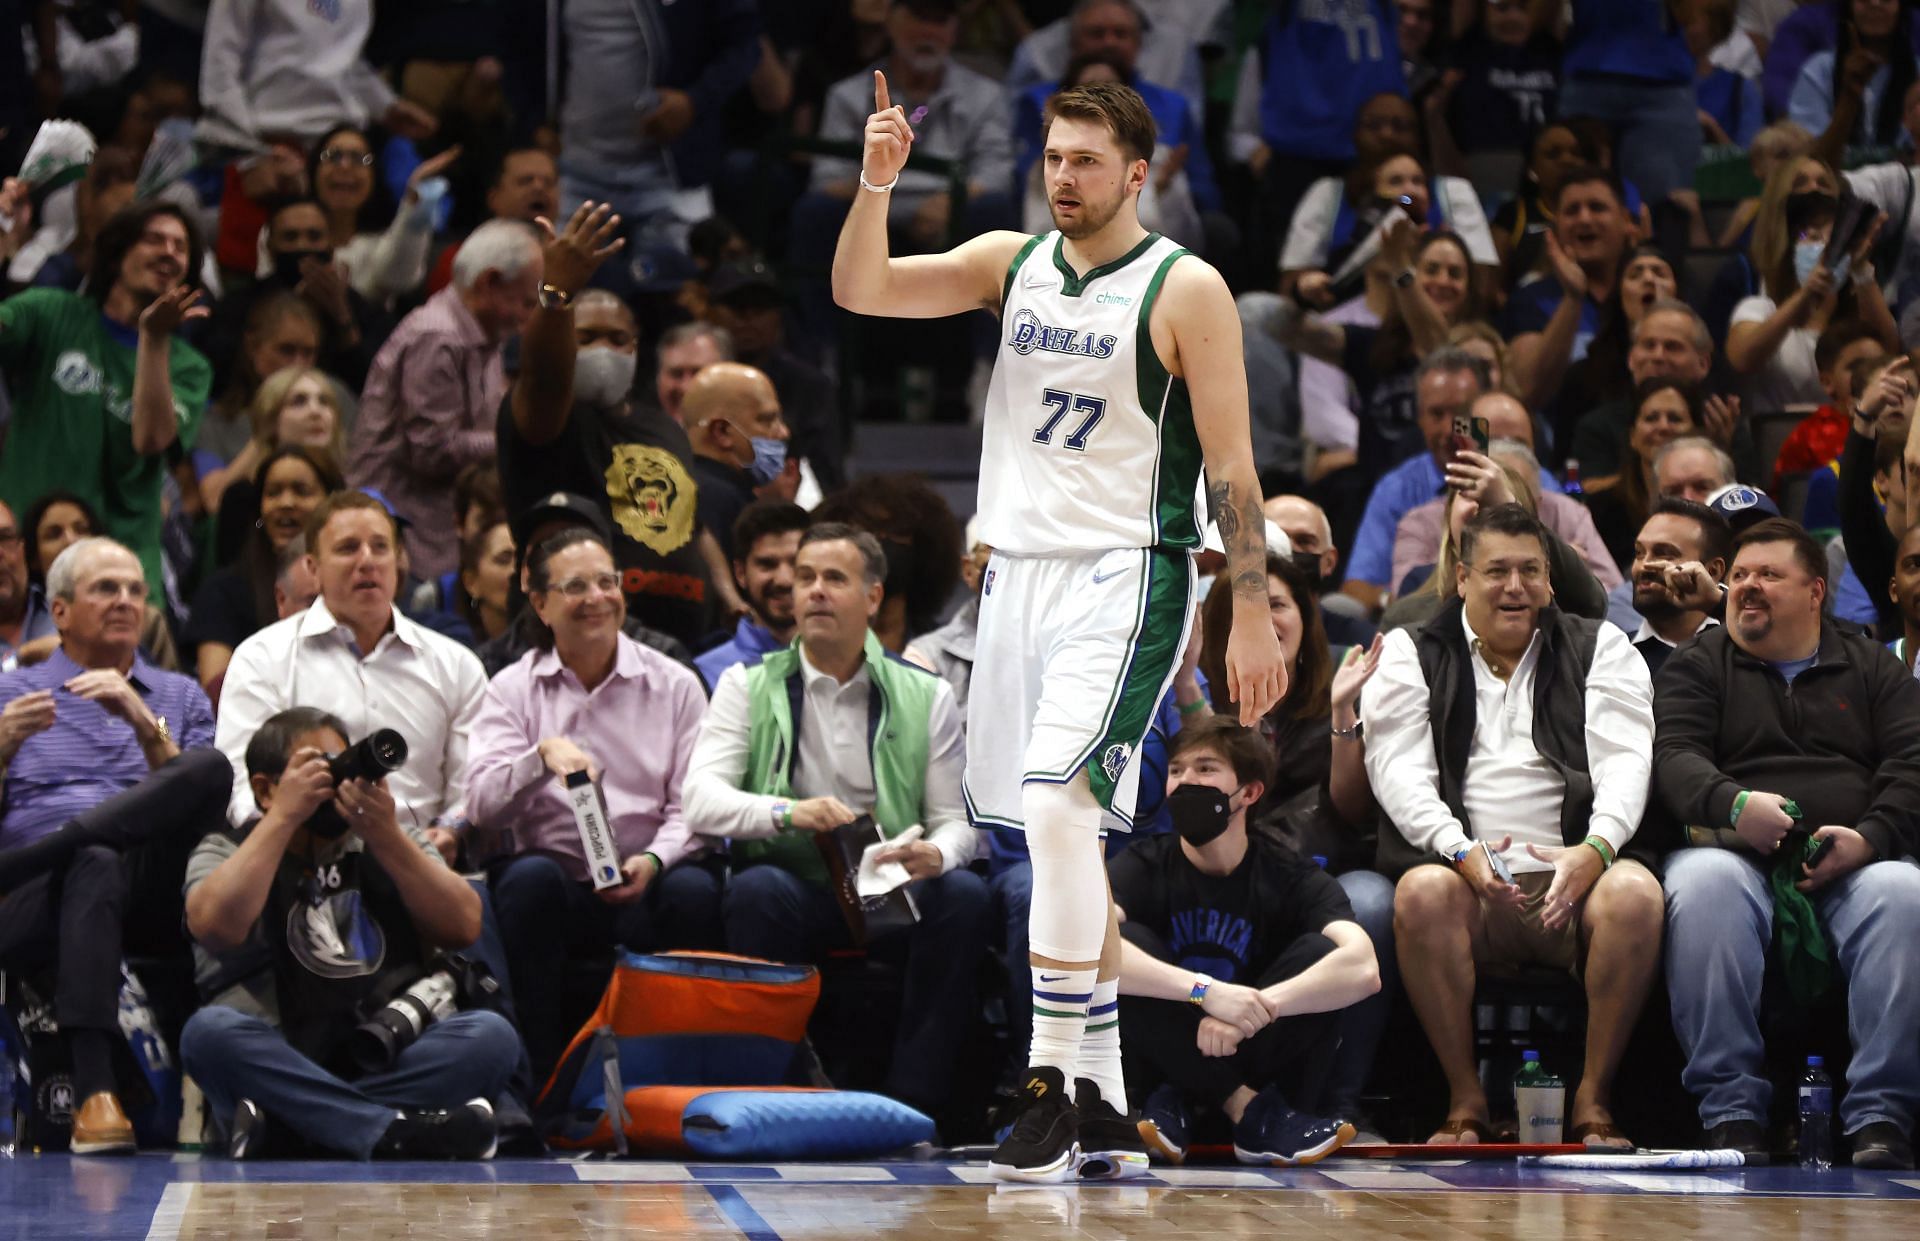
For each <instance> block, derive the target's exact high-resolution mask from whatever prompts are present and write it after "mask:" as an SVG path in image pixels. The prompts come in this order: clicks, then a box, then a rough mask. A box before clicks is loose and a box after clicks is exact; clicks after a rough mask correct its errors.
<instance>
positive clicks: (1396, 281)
mask: <svg viewBox="0 0 1920 1241" xmlns="http://www.w3.org/2000/svg"><path fill="white" fill-rule="evenodd" d="M1413 275H1414V273H1413V268H1411V267H1409V268H1407V270H1405V271H1403V272H1401V273H1400V274H1399V275H1397V276H1395V277H1394V278H1393V287H1394V288H1396V289H1411V288H1412V287H1413Z"/></svg>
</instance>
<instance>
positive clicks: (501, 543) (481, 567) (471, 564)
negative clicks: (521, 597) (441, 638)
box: [455, 520, 514, 647]
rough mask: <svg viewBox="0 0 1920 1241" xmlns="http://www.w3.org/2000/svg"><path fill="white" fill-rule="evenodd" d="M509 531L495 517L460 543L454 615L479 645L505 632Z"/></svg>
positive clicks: (511, 551) (510, 556) (472, 643)
mask: <svg viewBox="0 0 1920 1241" xmlns="http://www.w3.org/2000/svg"><path fill="white" fill-rule="evenodd" d="M513 566H514V549H513V531H512V529H511V528H510V527H509V526H508V525H507V523H506V522H505V521H504V520H496V521H494V522H493V523H492V524H490V525H488V526H487V527H486V528H484V529H483V530H481V531H480V533H479V534H477V535H474V536H471V537H469V538H466V539H463V540H462V541H461V544H460V589H459V598H458V599H457V600H456V601H455V602H456V605H457V610H458V615H459V617H460V619H461V620H462V621H463V622H465V624H466V626H467V629H468V632H469V633H470V635H471V637H470V638H469V639H468V645H470V646H476V647H477V646H479V645H480V644H481V643H482V642H485V641H487V640H488V639H490V638H496V637H499V636H500V635H501V634H502V633H504V632H506V628H507V622H508V620H509V617H508V615H507V607H508V597H509V595H510V594H511V591H512V587H513Z"/></svg>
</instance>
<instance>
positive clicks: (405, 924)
mask: <svg viewBox="0 0 1920 1241" xmlns="http://www.w3.org/2000/svg"><path fill="white" fill-rule="evenodd" d="M346 747H347V738H346V728H345V726H344V725H342V724H341V723H340V721H339V720H337V719H335V718H334V717H333V716H331V715H329V714H327V713H326V712H324V711H318V710H314V709H313V708H310V707H294V708H291V709H289V710H286V711H282V712H280V713H279V714H278V715H275V716H273V717H272V718H270V719H268V720H267V721H266V723H264V724H263V725H261V727H260V729H259V731H258V732H256V733H255V734H254V735H253V737H252V738H251V740H250V741H249V742H248V744H247V755H246V762H247V778H248V780H249V782H250V783H251V784H252V786H253V795H254V799H255V802H256V803H257V804H258V805H259V807H260V809H261V811H262V814H261V817H259V818H258V819H255V820H254V821H253V822H252V823H250V824H248V825H247V826H246V827H244V828H240V829H238V830H235V831H231V832H215V833H212V834H210V835H209V836H207V837H206V838H205V839H204V840H202V841H201V843H200V847H199V848H198V849H196V850H195V851H194V854H193V857H192V858H191V860H190V861H189V862H188V864H187V929H188V931H189V932H191V933H192V935H193V938H194V941H195V957H196V960H195V965H196V971H195V972H196V974H197V975H198V977H197V980H196V981H197V982H198V983H199V985H200V990H201V994H202V995H203V996H204V997H205V998H206V999H207V1001H208V1004H207V1007H205V1008H203V1009H201V1010H200V1011H199V1012H198V1013H195V1014H194V1016H193V1019H192V1020H190V1021H188V1022H187V1026H186V1029H185V1030H184V1031H183V1032H182V1034H181V1036H180V1058H181V1061H182V1063H183V1064H184V1065H185V1067H186V1070H187V1072H189V1073H190V1074H192V1075H193V1078H194V1080H195V1081H197V1082H199V1083H200V1086H201V1089H203V1090H204V1091H205V1092H206V1095H207V1100H208V1102H209V1103H211V1104H212V1106H213V1109H214V1116H215V1118H216V1120H217V1121H218V1122H221V1123H223V1124H229V1125H230V1128H229V1135H230V1136H229V1145H228V1149H229V1152H230V1153H231V1154H232V1155H233V1156H234V1157H235V1158H237V1159H238V1158H245V1157H247V1156H249V1155H257V1154H259V1153H261V1151H260V1140H261V1138H262V1137H263V1135H264V1132H265V1122H266V1120H267V1118H268V1117H271V1118H272V1120H273V1122H274V1124H275V1125H276V1126H280V1127H283V1128H284V1129H285V1130H287V1131H291V1132H292V1133H294V1134H297V1135H298V1136H299V1137H300V1138H303V1139H305V1140H306V1142H308V1143H310V1144H311V1145H313V1146H316V1147H321V1148H324V1149H325V1150H326V1151H328V1152H331V1153H336V1154H340V1155H346V1156H349V1157H354V1158H360V1159H366V1158H369V1157H372V1156H380V1157H385V1158H406V1159H432V1158H443V1159H485V1158H488V1157H489V1156H491V1155H492V1153H493V1147H494V1140H495V1135H496V1131H497V1130H496V1122H495V1118H494V1112H493V1106H492V1103H491V1102H490V1100H491V1099H492V1098H494V1097H495V1096H496V1095H498V1094H499V1093H500V1091H501V1089H502V1087H504V1086H505V1085H506V1084H507V1079H508V1076H509V1075H510V1074H511V1073H512V1071H513V1069H514V1067H515V1065H516V1063H517V1062H518V1060H519V1057H520V1037H519V1035H518V1034H516V1033H515V1032H514V1029H513V1026H512V1025H511V1024H510V1023H509V1022H508V1021H507V1019H506V1018H504V1017H502V1016H500V1014H498V1013H495V1012H487V1011H475V1012H446V1013H445V1014H444V1015H442V1016H440V1018H439V1020H437V1021H433V1022H432V1023H431V1024H429V1025H427V1026H426V1028H425V1029H424V1030H423V1031H421V1032H419V1034H418V1037H417V1038H415V1039H414V1040H412V1041H411V1042H410V1043H407V1044H405V1045H401V1046H397V1047H394V1048H393V1049H392V1051H393V1054H392V1055H391V1057H390V1062H389V1063H388V1064H386V1065H385V1067H382V1068H378V1069H373V1070H368V1069H367V1068H366V1067H365V1065H364V1057H362V1056H360V1055H359V1054H358V1049H357V1047H356V1046H355V1045H354V1043H353V1038H354V1036H355V1033H356V1027H357V1026H359V1025H360V1024H361V1023H362V1021H363V1020H364V1019H365V1018H366V1017H367V1016H368V1015H369V1013H370V1012H371V1011H372V1010H375V1009H378V1008H380V1007H381V1005H382V1004H384V1003H386V1002H388V1001H390V1000H391V999H392V998H393V997H394V996H395V995H396V993H398V992H401V991H408V992H410V993H411V994H415V995H420V996H426V997H428V999H429V1006H432V1005H431V1001H432V1000H444V1001H451V1000H452V998H453V997H452V996H451V995H449V994H443V993H444V992H445V991H446V985H445V982H444V981H443V980H445V979H447V978H449V975H448V973H447V971H448V969H449V968H450V967H449V966H448V965H447V963H445V962H441V961H435V960H433V959H432V958H431V956H430V954H431V953H432V951H433V950H434V949H460V948H465V947H467V946H468V945H470V944H472V943H473V942H474V941H475V940H476V939H477V938H478V937H479V935H480V925H481V919H480V898H479V895H478V894H477V893H476V892H475V891H474V889H473V888H472V887H471V886H469V885H468V884H467V882H466V881H465V880H464V879H462V878H460V876H458V875H456V874H455V873H454V872H453V871H452V870H451V869H449V868H448V866H447V865H446V863H445V862H443V861H442V860H441V858H440V854H439V852H438V851H437V850H436V849H435V848H434V846H433V845H432V843H431V842H429V841H428V840H427V837H426V835H425V834H424V833H423V832H422V831H421V830H420V829H419V828H417V827H415V826H413V825H411V824H408V825H406V826H402V825H401V823H400V821H399V818H398V816H397V815H396V813H395V806H394V800H393V795H392V794H391V793H389V792H388V791H387V788H386V782H385V781H384V780H379V781H372V782H369V781H366V780H362V779H353V780H348V781H346V782H344V783H342V784H340V785H338V786H337V787H336V785H335V784H334V782H333V778H332V775H331V773H330V771H329V767H328V762H327V756H328V755H331V754H337V753H339V752H340V751H342V750H344V749H346ZM434 988H438V989H439V991H438V992H436V993H434V994H432V995H429V992H430V991H431V990H432V989H434Z"/></svg>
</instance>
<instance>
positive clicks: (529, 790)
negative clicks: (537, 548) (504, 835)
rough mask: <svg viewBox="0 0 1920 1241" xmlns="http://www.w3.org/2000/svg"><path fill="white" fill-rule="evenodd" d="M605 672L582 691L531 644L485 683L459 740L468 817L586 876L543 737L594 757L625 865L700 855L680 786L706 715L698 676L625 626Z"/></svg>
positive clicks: (515, 847)
mask: <svg viewBox="0 0 1920 1241" xmlns="http://www.w3.org/2000/svg"><path fill="white" fill-rule="evenodd" d="M619 643H620V646H619V654H618V655H616V656H615V658H614V664H613V671H612V672H611V673H610V674H609V675H608V676H607V678H606V680H604V681H602V682H600V684H598V685H596V686H594V687H593V689H592V690H588V689H586V688H585V687H584V686H582V685H581V684H580V678H578V677H576V676H575V675H574V674H573V673H572V672H571V671H570V670H569V669H568V668H567V667H566V665H564V664H562V663H561V662H560V657H559V656H558V655H556V654H554V653H553V652H552V651H541V650H533V651H529V652H527V653H526V654H525V655H523V656H521V658H520V660H519V662H518V663H515V664H514V665H513V666H512V667H509V668H507V669H505V670H503V671H502V672H501V673H500V675H499V676H497V677H495V678H493V682H492V684H490V685H488V686H487V696H486V698H485V699H484V700H482V702H481V704H480V714H479V717H478V718H476V719H475V720H474V722H473V729H472V732H471V733H470V734H469V736H468V741H467V816H468V817H469V818H470V819H472V820H473V823H474V825H475V826H476V827H478V828H482V829H489V828H490V829H496V830H500V829H504V830H507V831H509V832H511V833H512V845H511V849H512V851H513V852H515V853H543V854H547V855H549V856H551V857H554V858H556V859H558V860H559V861H560V863H561V864H562V865H563V866H565V867H566V869H567V873H568V874H569V875H571V876H572V877H573V878H575V879H577V880H580V881H581V882H585V881H586V878H587V865H586V854H585V852H584V851H583V850H582V849H581V846H580V833H579V830H578V829H577V828H575V827H574V823H573V810H572V808H571V807H569V806H568V805H567V798H566V790H565V789H564V788H563V787H562V786H561V784H560V781H559V780H557V779H555V778H554V777H553V775H552V773H550V772H549V771H548V770H547V767H546V764H545V763H544V762H542V761H541V759H540V750H539V746H540V743H541V742H542V741H544V740H545V739H546V738H548V737H567V738H569V739H570V740H572V741H573V743H574V744H575V745H577V746H579V747H580V748H581V749H583V750H585V751H586V752H587V753H588V754H591V755H592V756H593V761H594V763H595V764H596V765H597V766H598V767H599V769H600V794H601V796H602V797H603V798H605V800H606V803H607V818H608V820H609V821H610V822H611V823H612V824H613V834H614V837H615V839H617V840H618V841H619V843H620V857H621V859H622V860H623V861H624V860H625V859H627V858H630V857H634V856H636V855H638V854H641V853H649V852H650V853H652V854H654V855H655V856H656V857H658V858H659V859H660V865H661V866H662V867H668V866H672V865H673V864H674V863H675V862H678V861H680V860H681V859H682V858H685V857H689V856H692V855H694V854H697V853H699V852H700V851H701V849H702V848H703V846H702V844H701V842H700V841H699V840H698V839H697V838H695V837H694V836H693V834H692V833H691V832H690V831H689V830H688V829H687V824H686V820H685V818H684V817H683V816H682V814H681V808H680V784H681V781H682V780H683V779H684V778H685V777H686V774H687V763H688V760H689V759H691V758H692V756H693V743H694V738H695V736H696V735H697V734H698V733H699V731H700V717H701V716H702V715H704V714H705V713H706V709H707V694H706V690H705V689H704V688H702V686H701V684H700V678H699V677H698V676H696V675H695V674H694V673H693V672H691V671H689V670H688V669H687V668H685V667H684V666H682V665H681V664H680V663H678V662H676V661H675V660H672V659H669V658H668V657H667V656H665V655H662V654H660V653H659V652H658V651H654V650H651V649H649V648H648V647H644V646H642V645H640V644H639V643H638V642H635V641H634V640H633V639H631V638H629V637H627V636H626V635H624V634H622V635H621V636H620V639H619Z"/></svg>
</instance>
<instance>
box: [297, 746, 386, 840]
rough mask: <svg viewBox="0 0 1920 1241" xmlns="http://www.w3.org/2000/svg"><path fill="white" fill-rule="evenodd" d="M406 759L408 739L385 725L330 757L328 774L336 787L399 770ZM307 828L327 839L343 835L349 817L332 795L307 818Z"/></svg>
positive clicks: (368, 779)
mask: <svg viewBox="0 0 1920 1241" xmlns="http://www.w3.org/2000/svg"><path fill="white" fill-rule="evenodd" d="M406 762H407V739H406V738H405V737H402V736H401V735H400V734H399V733H397V732H395V731H394V730H393V729H391V728H382V729H378V730H376V731H374V732H371V733H368V734H367V735H366V736H364V737H362V738H360V740H358V741H356V742H354V743H353V744H352V745H350V746H348V747H347V748H346V749H344V750H342V751H340V752H339V753H338V754H335V755H331V756H330V757H329V758H328V759H327V774H328V775H330V776H332V777H333V787H334V788H335V789H336V790H337V789H339V787H340V786H341V785H342V784H344V783H345V782H347V781H348V780H366V781H369V782H372V781H374V780H378V779H380V778H382V777H383V776H386V775H388V774H389V773H391V772H395V771H398V770H400V768H402V767H404V766H405V765H406ZM307 830H308V831H310V832H312V833H313V834H314V835H316V836H319V837H321V838H322V839H324V840H333V839H336V838H337V837H339V836H342V835H344V834H345V833H346V830H347V820H346V817H345V816H344V815H342V814H341V813H340V804H339V803H338V802H336V801H334V800H333V799H332V798H328V799H327V800H326V801H325V802H322V803H321V805H320V808H319V809H317V810H315V811H314V812H313V817H311V818H309V819H308V820H307Z"/></svg>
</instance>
